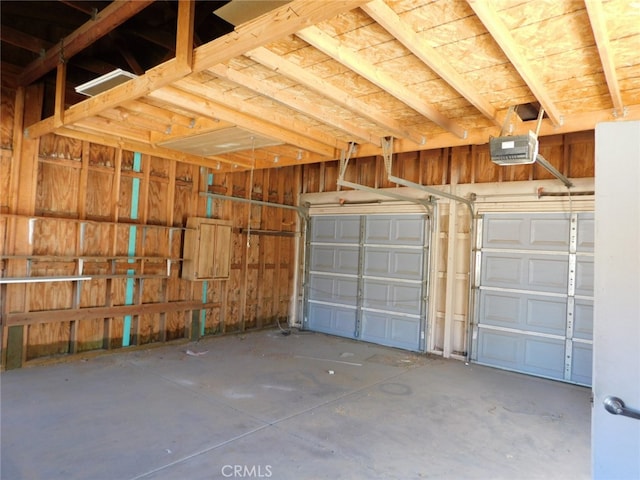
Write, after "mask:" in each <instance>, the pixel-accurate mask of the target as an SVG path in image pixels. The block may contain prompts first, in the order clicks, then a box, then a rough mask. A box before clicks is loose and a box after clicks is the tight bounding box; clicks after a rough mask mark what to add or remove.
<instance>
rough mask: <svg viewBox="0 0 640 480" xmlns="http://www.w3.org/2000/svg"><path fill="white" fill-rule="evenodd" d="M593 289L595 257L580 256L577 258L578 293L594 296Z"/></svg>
mask: <svg viewBox="0 0 640 480" xmlns="http://www.w3.org/2000/svg"><path fill="white" fill-rule="evenodd" d="M593 289H594V276H593V257H578V258H577V259H576V295H585V296H589V297H592V296H593Z"/></svg>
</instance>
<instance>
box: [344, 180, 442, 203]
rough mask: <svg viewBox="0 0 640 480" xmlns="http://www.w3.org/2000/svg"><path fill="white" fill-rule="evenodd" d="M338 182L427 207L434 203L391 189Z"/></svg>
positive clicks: (345, 185) (356, 188)
mask: <svg viewBox="0 0 640 480" xmlns="http://www.w3.org/2000/svg"><path fill="white" fill-rule="evenodd" d="M337 183H338V185H340V186H341V187H348V188H353V189H355V190H361V191H363V192H370V193H375V194H377V195H382V196H385V197H389V198H394V199H396V200H402V201H408V202H411V203H417V204H418V205H422V206H423V207H425V208H426V209H429V208H430V207H431V204H432V202H431V200H425V199H422V198H411V197H407V196H405V195H402V194H400V193H394V192H391V191H387V190H383V189H381V188H373V187H367V186H366V185H360V184H359V183H352V182H347V181H346V180H341V179H338V182H337Z"/></svg>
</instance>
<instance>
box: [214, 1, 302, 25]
mask: <svg viewBox="0 0 640 480" xmlns="http://www.w3.org/2000/svg"><path fill="white" fill-rule="evenodd" d="M290 1H291V0H233V1H232V2H229V3H227V4H226V5H224V6H222V7H220V8H218V9H217V10H214V11H213V13H214V14H215V15H217V16H218V17H220V18H222V19H223V20H225V21H227V22H229V23H230V24H231V25H233V26H234V27H237V26H238V25H241V24H243V23H246V22H248V21H250V20H253V19H254V18H257V17H259V16H260V15H264V14H265V13H267V12H270V11H271V10H275V9H276V8H278V7H281V6H282V5H284V4H286V3H289V2H290Z"/></svg>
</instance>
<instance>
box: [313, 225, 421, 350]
mask: <svg viewBox="0 0 640 480" xmlns="http://www.w3.org/2000/svg"><path fill="white" fill-rule="evenodd" d="M427 218H428V217H427V216H426V215H393V216H392V215H361V216H348V217H334V218H330V217H321V216H318V217H312V219H311V228H310V232H312V239H311V240H312V241H311V242H310V245H309V256H308V259H309V260H308V264H307V271H306V274H307V284H306V285H305V302H306V304H305V305H306V311H305V317H304V320H303V321H304V325H305V327H306V328H309V329H311V330H315V331H319V332H324V333H329V334H334V335H340V336H344V337H349V338H357V339H361V340H365V341H370V342H375V343H379V344H381V345H388V346H393V347H399V348H405V349H409V350H413V351H420V349H421V348H423V343H424V338H425V336H424V333H423V332H424V323H425V319H424V315H425V313H426V311H427V308H426V306H424V305H423V303H424V302H425V301H426V300H425V298H424V295H423V290H424V288H425V285H426V280H425V279H424V278H423V276H424V275H426V271H425V268H424V264H425V252H427V251H428V248H427V246H426V245H424V242H425V241H426V239H427V238H428V237H427V235H426V232H427Z"/></svg>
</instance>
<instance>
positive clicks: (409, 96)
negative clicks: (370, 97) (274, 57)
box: [296, 26, 466, 138]
mask: <svg viewBox="0 0 640 480" xmlns="http://www.w3.org/2000/svg"><path fill="white" fill-rule="evenodd" d="M296 35H297V36H298V37H300V38H301V39H303V40H304V41H305V42H307V43H308V44H310V45H312V46H314V47H315V48H317V49H318V50H320V51H322V52H323V53H324V54H325V55H328V56H329V57H331V58H333V59H334V60H336V61H338V62H340V63H342V64H343V65H344V66H345V67H347V68H349V69H350V70H353V71H354V72H356V73H357V74H358V75H360V76H362V77H364V78H366V79H367V80H369V81H370V82H371V83H373V84H375V85H377V86H378V87H379V88H381V89H382V90H384V91H386V92H387V93H388V94H389V95H391V96H393V97H395V98H397V99H398V100H400V101H401V102H403V103H404V104H406V105H407V106H409V107H411V108H412V109H414V110H415V111H416V112H418V113H420V114H421V115H423V116H425V117H426V118H428V119H429V120H431V121H432V122H434V123H436V124H437V125H439V126H440V127H442V128H443V129H445V130H447V131H449V132H452V133H454V134H455V135H457V136H458V137H460V138H464V137H465V135H466V131H465V129H464V128H463V127H462V126H460V125H458V124H457V123H456V122H454V121H453V120H451V119H449V118H447V117H445V116H444V115H443V114H442V113H440V112H439V111H438V110H436V109H435V108H434V107H433V106H432V105H430V104H429V103H428V102H427V101H426V100H424V99H422V98H420V97H418V96H416V95H415V94H414V93H413V92H412V91H411V90H410V89H409V88H407V87H405V86H404V85H403V84H402V83H400V82H398V81H397V80H395V79H394V78H393V77H392V76H390V75H388V74H386V73H385V72H383V71H381V70H380V69H379V68H376V66H375V65H373V64H371V63H370V62H368V61H366V60H365V59H364V58H362V56H360V55H358V54H357V53H356V52H354V51H353V50H351V49H349V48H348V47H347V46H345V45H343V44H342V43H340V42H339V41H338V40H336V39H335V38H333V37H331V36H329V35H327V34H326V33H325V32H324V31H322V30H321V29H320V28H318V27H315V26H314V27H308V28H305V29H304V30H301V31H299V32H296Z"/></svg>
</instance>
